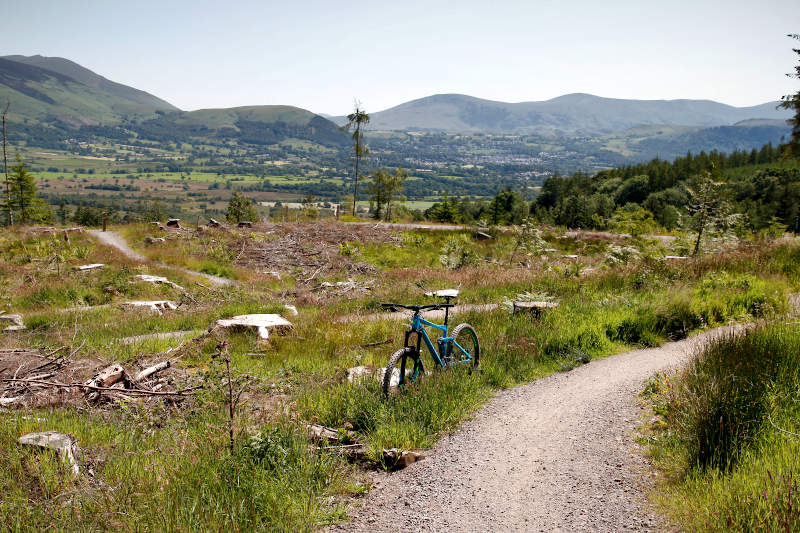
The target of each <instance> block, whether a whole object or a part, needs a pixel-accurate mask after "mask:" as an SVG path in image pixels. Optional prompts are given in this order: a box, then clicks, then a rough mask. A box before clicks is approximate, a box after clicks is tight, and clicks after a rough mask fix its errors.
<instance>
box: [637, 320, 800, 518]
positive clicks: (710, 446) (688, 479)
mask: <svg viewBox="0 0 800 533" xmlns="http://www.w3.org/2000/svg"><path fill="white" fill-rule="evenodd" d="M798 368H800V327H798V326H797V324H776V325H767V326H759V327H757V328H755V329H752V330H749V331H741V332H738V333H731V334H728V335H726V336H724V337H721V338H718V339H715V340H713V341H712V342H711V343H710V344H709V345H708V346H707V347H706V348H704V349H703V350H702V351H701V352H700V353H699V354H698V355H697V356H696V357H695V358H694V359H693V360H692V362H691V363H690V364H689V366H688V367H687V368H686V369H685V370H683V371H681V372H680V373H679V374H678V375H677V376H674V377H668V378H663V377H662V379H661V381H660V383H658V382H654V384H656V383H657V384H656V385H655V386H654V387H652V388H651V389H650V390H649V391H648V392H649V393H650V394H652V395H654V405H655V409H656V412H657V413H659V414H660V415H661V417H662V422H661V423H660V424H659V425H658V427H657V428H656V430H655V433H654V434H653V435H652V436H651V437H650V443H651V450H652V452H653V454H654V455H655V457H656V458H657V460H658V463H659V464H660V466H661V467H662V468H664V469H666V470H667V471H668V472H670V473H671V476H670V478H669V479H668V480H667V481H665V482H663V483H662V485H663V487H662V488H663V489H664V490H665V493H664V495H663V496H662V497H661V498H660V502H661V504H662V506H663V507H664V509H665V510H666V511H668V512H669V513H670V514H671V515H672V516H673V517H674V518H675V519H676V521H677V522H678V523H679V524H680V527H681V529H682V530H685V531H796V530H797V528H798V527H800V492H798V486H799V485H800V475H799V473H798V471H797V457H798V456H800V408H799V407H798V402H797V391H798V387H800V373H798Z"/></svg>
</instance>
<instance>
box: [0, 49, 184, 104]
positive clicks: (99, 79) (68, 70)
mask: <svg viewBox="0 0 800 533" xmlns="http://www.w3.org/2000/svg"><path fill="white" fill-rule="evenodd" d="M3 59H8V60H10V61H16V62H17V63H24V64H26V65H32V66H34V67H39V68H42V69H45V70H49V71H51V72H57V73H58V74H63V75H64V76H68V77H70V78H72V79H73V80H75V81H77V82H80V83H82V84H84V85H87V86H89V87H93V88H95V89H97V90H100V91H103V92H105V93H107V94H110V95H113V96H116V97H117V98H120V99H122V100H127V101H128V102H131V103H133V104H138V105H142V106H148V107H152V108H155V109H163V110H172V111H177V109H178V108H177V107H175V106H174V105H172V104H170V103H169V102H167V101H165V100H162V99H161V98H158V97H156V96H153V95H152V94H150V93H147V92H144V91H140V90H139V89H134V88H133V87H128V86H127V85H122V84H121V83H117V82H114V81H111V80H108V79H106V78H104V77H103V76H100V75H99V74H96V73H94V72H92V71H91V70H89V69H87V68H85V67H82V66H81V65H79V64H77V63H75V62H74V61H70V60H69V59H64V58H63V57H44V56H40V55H35V56H20V55H12V56H5V57H4V58H3Z"/></svg>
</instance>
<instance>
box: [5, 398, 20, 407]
mask: <svg viewBox="0 0 800 533" xmlns="http://www.w3.org/2000/svg"><path fill="white" fill-rule="evenodd" d="M21 399H22V396H14V397H13V398H0V406H1V407H6V406H9V405H13V404H14V403H16V402H17V400H21Z"/></svg>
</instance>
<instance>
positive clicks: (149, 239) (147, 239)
mask: <svg viewBox="0 0 800 533" xmlns="http://www.w3.org/2000/svg"><path fill="white" fill-rule="evenodd" d="M144 242H146V243H147V244H156V243H159V242H167V239H165V238H164V237H150V236H149V235H148V236H147V237H145V238H144Z"/></svg>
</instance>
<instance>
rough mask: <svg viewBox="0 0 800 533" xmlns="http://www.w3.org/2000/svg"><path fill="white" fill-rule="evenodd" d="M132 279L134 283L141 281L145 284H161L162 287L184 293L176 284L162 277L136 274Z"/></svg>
mask: <svg viewBox="0 0 800 533" xmlns="http://www.w3.org/2000/svg"><path fill="white" fill-rule="evenodd" d="M133 279H135V280H136V281H142V282H146V283H163V284H164V285H169V286H170V287H173V288H175V289H178V290H179V291H185V290H186V289H184V288H183V287H181V286H180V285H178V284H177V283H175V282H172V281H170V280H168V279H167V278H165V277H162V276H151V275H149V274H137V275H135V276H133Z"/></svg>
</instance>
